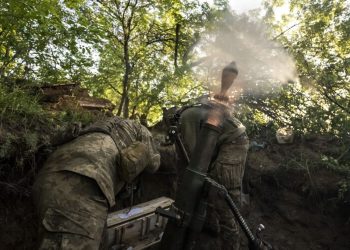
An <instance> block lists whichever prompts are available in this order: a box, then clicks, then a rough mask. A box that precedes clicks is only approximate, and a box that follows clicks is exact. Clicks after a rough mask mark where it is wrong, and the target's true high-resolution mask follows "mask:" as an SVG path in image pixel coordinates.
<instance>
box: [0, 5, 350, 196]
mask: <svg viewBox="0 0 350 250" xmlns="http://www.w3.org/2000/svg"><path fill="white" fill-rule="evenodd" d="M286 6H287V8H288V9H289V11H287V12H285V13H284V14H281V15H279V14H277V13H278V12H277V10H278V8H281V7H284V8H286ZM232 60H235V61H236V62H237V65H238V68H239V70H240V74H239V79H238V80H237V83H236V84H235V87H234V89H233V91H232V93H231V95H232V98H233V99H234V102H235V110H236V114H237V116H238V117H239V118H240V119H241V120H242V122H243V123H244V124H245V125H246V126H247V128H248V133H249V136H250V137H251V138H254V136H258V135H259V134H260V133H261V131H265V130H266V129H267V128H268V129H269V131H272V132H273V133H271V134H274V132H275V131H276V130H277V129H278V128H282V127H289V128H292V129H293V131H294V133H295V135H296V137H297V138H299V139H301V140H302V139H303V138H307V137H311V136H314V135H318V136H328V137H331V138H335V139H336V140H337V151H336V152H333V153H331V154H328V155H322V154H320V161H319V162H317V163H315V166H314V167H317V168H318V167H325V168H328V169H332V170H334V171H337V172H340V173H342V174H343V176H344V178H343V180H342V182H341V184H340V189H341V190H342V192H340V196H341V194H342V193H344V192H345V191H346V190H347V189H348V187H349V186H350V184H349V183H350V176H349V169H350V164H349V158H350V157H349V136H350V134H349V131H350V116H349V113H350V101H349V92H350V84H349V81H350V75H349V70H350V4H349V1H346V0H317V1H307V0H290V1H283V0H266V1H263V4H262V6H261V8H260V9H256V10H251V11H249V12H247V13H244V14H237V13H236V12H235V11H234V10H232V9H231V8H230V5H229V1H225V0H216V1H213V2H211V3H210V4H209V3H206V2H204V1H195V0H193V1H190V0H186V1H180V0H172V1H169V0H157V1H152V0H150V1H144V0H124V1H112V0H111V1H107V0H96V1H92V0H74V1H73V0H67V1H64V0H26V1H24V0H16V1H6V0H0V142H1V143H0V158H1V169H0V175H1V180H2V181H1V183H0V184H1V185H3V186H6V187H7V188H9V187H11V185H10V186H9V183H11V180H12V181H14V180H16V181H15V182H16V183H17V184H18V183H19V181H18V175H21V173H22V174H23V173H27V171H28V166H29V169H31V168H33V166H34V165H35V161H36V158H35V153H36V152H37V150H38V148H40V147H41V146H42V145H44V144H47V143H48V138H47V136H46V134H45V132H47V131H51V130H59V129H60V128H62V127H64V126H66V125H67V124H70V123H72V122H77V121H80V122H82V123H83V124H87V123H89V122H91V121H92V119H94V118H93V117H92V116H91V115H90V114H89V113H87V112H84V111H82V110H80V109H79V108H78V107H70V108H67V109H66V110H63V111H61V112H54V111H52V110H51V111H50V110H46V109H44V108H43V106H42V105H41V103H40V98H41V97H40V93H39V92H40V91H38V90H39V89H40V87H42V86H47V85H57V84H67V83H74V84H78V85H79V86H81V87H83V88H87V89H88V91H89V94H90V95H91V96H95V97H102V98H106V99H108V100H110V101H111V102H112V103H113V104H114V109H113V113H114V114H116V115H120V116H123V117H125V118H135V119H141V120H143V121H147V123H148V125H153V124H155V123H156V122H158V121H160V119H161V117H162V108H164V107H165V108H169V107H172V106H180V105H183V104H187V103H191V102H195V101H196V100H197V98H199V97H200V96H201V95H203V94H210V93H212V92H213V91H215V90H216V87H217V86H218V81H219V75H220V71H221V70H222V67H223V66H224V65H225V64H227V63H229V62H230V61H232ZM43 127H46V128H47V131H46V130H45V129H43ZM265 139H266V138H265ZM304 163H305V162H301V163H300V165H303V164H304ZM309 164H311V165H312V163H309ZM316 164H317V166H316ZM311 167H312V166H311ZM24 168H26V170H24ZM32 172H33V173H35V172H36V170H33V171H32ZM4 180H6V181H4ZM17 184H16V186H15V187H16V188H18V187H19V186H20V185H19V186H18V185H17Z"/></svg>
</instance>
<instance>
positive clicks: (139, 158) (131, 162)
mask: <svg viewBox="0 0 350 250" xmlns="http://www.w3.org/2000/svg"><path fill="white" fill-rule="evenodd" d="M147 151H148V149H147V145H146V144H144V143H142V142H134V143H133V144H131V145H130V146H129V147H127V148H124V149H123V150H122V151H121V154H120V155H121V162H120V165H121V172H120V173H121V176H122V179H123V180H125V181H126V182H128V183H130V182H132V180H133V179H134V178H135V177H136V176H137V175H139V174H140V173H141V172H142V170H144V169H145V167H146V166H147V165H149V162H150V161H151V158H150V157H151V156H150V155H149V154H148V153H147Z"/></svg>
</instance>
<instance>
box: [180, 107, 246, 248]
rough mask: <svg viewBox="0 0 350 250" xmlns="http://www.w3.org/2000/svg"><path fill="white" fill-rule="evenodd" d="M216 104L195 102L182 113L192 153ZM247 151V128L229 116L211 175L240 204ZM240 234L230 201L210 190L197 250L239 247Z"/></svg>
mask: <svg viewBox="0 0 350 250" xmlns="http://www.w3.org/2000/svg"><path fill="white" fill-rule="evenodd" d="M213 103H215V101H212V102H209V103H207V104H205V103H204V104H198V105H194V106H192V107H191V108H188V109H185V110H184V111H183V112H182V113H181V118H180V124H181V135H182V138H183V141H184V143H185V146H186V148H187V150H188V152H189V154H191V153H192V152H193V150H194V147H195V144H196V142H197V141H198V140H197V137H198V136H199V131H200V128H201V124H202V123H203V122H204V121H205V118H206V116H207V112H208V108H206V106H207V107H208V106H209V107H210V105H211V104H213ZM215 105H217V104H215ZM225 108H226V109H227V107H225ZM226 111H229V110H228V109H227V110H226ZM247 151H248V138H247V136H246V133H245V127H244V126H243V125H242V123H241V122H240V121H239V120H237V119H236V118H235V117H233V116H228V117H227V118H226V119H225V121H224V123H223V132H222V134H221V135H220V136H219V138H218V142H217V151H216V152H215V155H214V157H213V161H212V163H211V165H210V167H209V171H208V175H209V176H210V177H212V178H213V179H214V180H216V181H217V182H219V183H221V184H222V185H224V186H225V187H226V188H227V190H228V191H229V193H230V195H231V197H232V198H233V199H234V200H235V201H236V202H237V203H238V204H239V203H240V194H241V182H242V178H243V173H244V166H245V160H246V155H247ZM238 236H239V229H238V224H237V223H236V221H235V220H234V217H233V215H232V213H231V211H230V210H229V208H228V206H227V204H226V203H225V201H224V200H223V199H218V197H217V195H216V194H212V193H210V194H209V197H208V209H207V220H206V223H205V225H204V228H203V231H202V233H201V234H200V236H199V238H198V239H197V244H196V249H239V237H238Z"/></svg>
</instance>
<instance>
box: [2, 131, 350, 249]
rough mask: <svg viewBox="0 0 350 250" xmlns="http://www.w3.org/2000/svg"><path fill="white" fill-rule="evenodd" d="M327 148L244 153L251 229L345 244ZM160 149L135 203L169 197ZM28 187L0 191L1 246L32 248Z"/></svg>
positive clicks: (170, 160) (170, 154) (344, 216)
mask: <svg viewBox="0 0 350 250" xmlns="http://www.w3.org/2000/svg"><path fill="white" fill-rule="evenodd" d="M160 137H161V136H160ZM161 139H162V140H163V139H164V138H161ZM318 145H321V146H322V147H318ZM332 147H333V149H332V150H333V151H334V148H335V147H337V145H335V142H334V141H327V140H322V143H321V144H320V143H318V142H317V141H312V142H307V143H305V142H300V143H295V144H291V145H278V144H273V143H272V144H269V145H267V146H265V147H263V148H259V149H258V150H252V151H251V152H250V153H249V156H248V160H247V168H246V176H245V180H246V185H245V186H246V189H247V190H246V191H247V192H248V193H249V197H250V205H249V206H246V207H244V210H243V214H244V216H245V218H247V221H248V224H249V225H250V227H251V229H254V228H255V227H256V226H257V225H258V224H260V223H262V224H264V225H265V227H266V230H265V232H264V233H263V235H264V237H265V239H266V240H267V241H269V242H270V243H271V244H272V245H273V246H274V247H275V248H276V249H337V250H338V249H340V250H341V249H350V240H349V235H350V220H349V216H350V205H349V204H350V203H349V202H348V201H346V199H345V200H341V199H339V198H338V194H339V183H340V181H341V180H343V179H344V175H342V174H339V173H337V172H335V171H333V170H330V169H326V168H324V167H322V166H320V165H319V164H320V162H321V161H320V153H325V152H326V151H327V152H330V149H329V148H332ZM160 148H161V154H162V158H163V159H165V160H164V161H163V162H162V166H161V168H160V170H159V172H157V173H156V174H154V175H150V174H145V175H144V176H143V178H142V182H141V192H140V193H139V195H138V197H136V198H135V202H136V203H138V202H144V201H146V200H150V199H153V198H156V197H159V196H168V197H174V194H175V183H176V176H177V170H176V161H177V159H176V157H175V155H174V147H173V146H160ZM333 151H332V153H334V152H333ZM334 154H335V153H334ZM28 190H29V191H30V186H28V187H27V189H26V192H24V193H23V195H19V194H20V193H21V192H18V190H17V192H13V193H7V195H6V196H0V231H1V232H2V233H1V234H0V246H1V247H0V248H1V249H2V248H3V249H35V244H36V239H37V238H36V228H37V226H36V216H35V213H34V209H33V204H32V201H31V197H30V193H28ZM243 244H245V245H246V242H244V240H243ZM243 249H246V246H245V247H243Z"/></svg>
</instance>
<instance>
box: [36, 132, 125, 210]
mask: <svg viewBox="0 0 350 250" xmlns="http://www.w3.org/2000/svg"><path fill="white" fill-rule="evenodd" d="M119 162H120V155H119V151H118V149H117V147H116V145H115V143H114V141H113V140H112V138H111V137H110V136H108V135H106V134H102V133H91V134H86V135H82V136H79V137H78V138H76V139H74V140H73V141H70V142H69V143H67V144H64V145H62V146H60V147H59V148H58V149H56V151H55V152H53V153H52V154H51V155H50V156H49V158H48V160H47V161H46V163H45V164H44V166H43V168H42V170H41V173H40V174H43V173H50V172H51V173H52V172H58V171H63V170H66V171H71V172H74V173H77V174H81V175H83V176H87V177H90V178H92V179H94V180H96V182H97V184H98V186H99V187H100V189H101V190H102V192H103V193H104V195H105V196H106V198H107V200H108V202H109V205H110V206H114V204H115V200H114V199H115V198H114V197H115V194H117V193H118V192H119V191H120V189H121V188H122V187H123V185H124V182H123V181H122V179H121V176H120V174H119V173H118V171H117V168H118V167H119V164H118V165H117V163H119Z"/></svg>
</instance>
